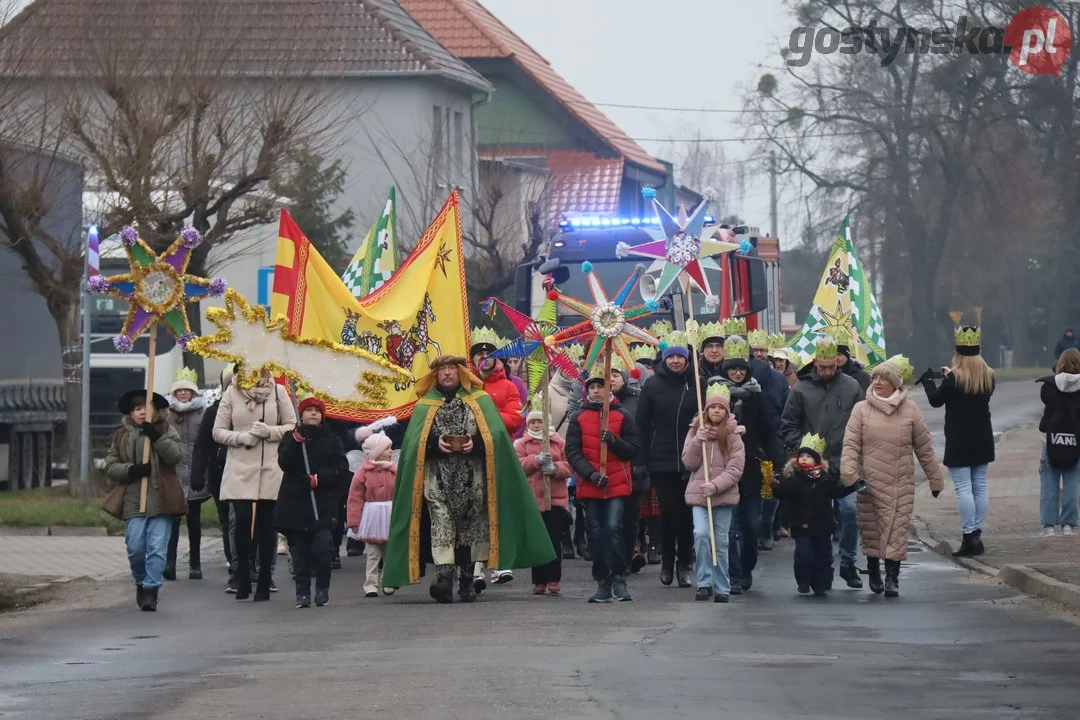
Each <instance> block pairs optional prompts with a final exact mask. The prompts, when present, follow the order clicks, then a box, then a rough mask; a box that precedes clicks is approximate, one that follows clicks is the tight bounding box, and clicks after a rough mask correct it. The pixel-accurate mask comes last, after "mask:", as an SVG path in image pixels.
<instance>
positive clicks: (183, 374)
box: [173, 367, 199, 385]
mask: <svg viewBox="0 0 1080 720" xmlns="http://www.w3.org/2000/svg"><path fill="white" fill-rule="evenodd" d="M173 379H174V380H187V381H188V382H190V383H195V384H196V385H198V384H199V373H197V372H195V369H194V368H189V367H182V368H180V369H179V370H177V371H176V376H175V377H174V378H173Z"/></svg>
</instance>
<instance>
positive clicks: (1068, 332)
mask: <svg viewBox="0 0 1080 720" xmlns="http://www.w3.org/2000/svg"><path fill="white" fill-rule="evenodd" d="M1069 348H1080V342H1077V340H1076V333H1074V332H1073V329H1072V328H1065V334H1064V335H1062V336H1061V339H1060V340H1058V344H1057V345H1055V346H1054V362H1057V360H1058V358H1060V357H1061V353H1063V352H1065V351H1066V350H1068V349H1069Z"/></svg>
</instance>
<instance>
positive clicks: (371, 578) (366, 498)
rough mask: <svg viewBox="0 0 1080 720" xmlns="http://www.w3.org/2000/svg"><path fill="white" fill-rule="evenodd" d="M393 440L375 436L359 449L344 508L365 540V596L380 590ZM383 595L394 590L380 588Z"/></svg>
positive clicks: (391, 487)
mask: <svg viewBox="0 0 1080 720" xmlns="http://www.w3.org/2000/svg"><path fill="white" fill-rule="evenodd" d="M391 447H392V441H391V440H390V438H388V437H387V436H386V435H385V434H384V433H381V432H380V433H375V434H374V435H371V436H370V437H368V438H367V439H366V440H364V444H363V446H362V449H363V451H364V453H365V454H366V455H367V458H366V459H365V460H364V464H363V465H361V466H360V467H359V468H357V470H356V474H355V475H353V479H352V485H351V486H350V487H349V501H348V505H347V506H346V517H347V522H348V526H349V527H350V528H351V529H352V530H353V531H354V532H355V533H356V534H358V535H359V536H360V538H361V539H362V540H363V541H364V553H365V554H366V555H367V576H366V577H365V578H364V596H365V597H369V598H373V597H379V588H380V587H382V570H381V569H380V568H379V563H380V562H382V559H383V554H384V553H385V552H386V541H387V539H388V538H389V536H390V507H391V505H390V504H391V502H392V501H393V499H394V480H395V479H396V477H397V465H395V464H394V462H393V461H392V460H391V457H392V453H393V451H392V449H391ZM382 591H383V593H384V594H386V595H392V594H393V593H394V589H393V588H382Z"/></svg>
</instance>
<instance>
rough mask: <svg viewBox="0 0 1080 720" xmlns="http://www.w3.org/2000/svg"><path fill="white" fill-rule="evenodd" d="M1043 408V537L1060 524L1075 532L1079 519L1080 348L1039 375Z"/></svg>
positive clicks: (1040, 429)
mask: <svg viewBox="0 0 1080 720" xmlns="http://www.w3.org/2000/svg"><path fill="white" fill-rule="evenodd" d="M1039 382H1041V383H1042V390H1041V391H1040V393H1039V395H1040V397H1041V399H1042V402H1043V405H1044V409H1043V415H1042V419H1041V420H1039V431H1040V432H1043V433H1046V442H1045V443H1043V447H1042V459H1041V460H1040V462H1039V478H1040V481H1041V490H1040V493H1039V495H1040V498H1039V506H1040V510H1039V519H1040V520H1041V521H1042V525H1043V530H1042V536H1043V537H1052V536H1053V535H1054V526H1056V525H1060V526H1061V532H1062V534H1064V535H1072V534H1073V529H1074V528H1075V527H1076V524H1077V522H1078V520H1080V518H1078V513H1080V508H1078V507H1077V502H1078V498H1080V468H1078V467H1077V462H1078V461H1080V446H1078V445H1077V443H1078V438H1080V350H1077V349H1076V348H1069V349H1067V350H1065V352H1063V353H1062V354H1061V357H1060V358H1059V359H1058V362H1057V367H1056V368H1055V374H1054V375H1051V376H1049V377H1044V378H1040V379H1039Z"/></svg>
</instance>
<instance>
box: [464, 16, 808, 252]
mask: <svg viewBox="0 0 1080 720" xmlns="http://www.w3.org/2000/svg"><path fill="white" fill-rule="evenodd" d="M480 2H482V3H483V4H484V5H485V6H486V7H487V8H488V9H489V10H490V11H491V12H492V13H493V14H495V15H496V16H497V17H498V18H499V19H500V20H502V22H504V23H505V24H506V25H507V26H509V27H510V29H511V30H513V31H514V32H515V33H517V34H518V35H519V36H521V37H522V38H523V39H524V40H525V41H526V42H527V43H529V44H530V45H531V46H532V47H533V48H535V49H536V50H537V51H538V52H539V53H540V54H541V55H543V56H544V57H545V58H546V59H547V61H548V62H550V63H551V65H552V66H553V67H554V68H555V70H556V71H558V72H559V74H561V75H562V76H563V77H564V78H566V79H567V80H568V81H569V82H570V84H572V85H573V86H574V87H576V88H577V89H578V90H579V91H580V92H581V93H582V94H583V95H585V97H587V98H588V99H589V100H590V101H592V102H594V103H597V104H601V103H610V104H615V105H647V106H654V107H657V106H658V107H681V108H688V110H686V111H683V112H670V111H657V110H644V109H631V108H617V107H606V106H604V105H600V110H601V111H603V112H604V113H605V114H606V115H607V116H608V117H610V118H611V119H612V120H614V121H615V123H616V124H618V125H619V127H621V128H622V129H623V130H624V131H625V132H626V133H627V134H629V135H630V137H632V138H634V139H636V140H639V142H640V143H641V145H642V146H644V147H645V149H646V150H648V151H649V152H651V153H653V154H654V155H656V156H658V157H662V158H664V159H666V160H674V157H673V149H672V146H671V144H670V143H669V142H663V140H664V139H666V138H692V137H695V136H696V135H697V131H698V130H700V131H701V135H702V136H703V137H707V138H741V137H743V135H744V131H743V128H742V127H741V126H740V125H739V115H738V114H737V113H704V112H692V111H691V110H690V109H691V108H708V109H714V110H739V109H741V107H742V97H743V93H744V92H745V90H747V89H749V88H752V87H754V86H755V85H756V84H757V80H758V78H759V77H760V76H761V74H762V72H763V71H764V70H763V69H762V67H761V66H762V65H763V64H769V65H775V64H776V62H777V61H778V59H779V53H780V47H782V46H784V45H786V44H787V37H788V35H789V34H790V32H791V28H792V27H793V20H792V18H791V15H790V14H789V12H788V10H787V9H786V8H785V7H784V4H783V2H782V1H781V0H662V1H654V0H544V2H525V1H524V0H480ZM749 150H750V148H749V147H744V143H742V142H726V143H724V152H725V154H726V158H727V160H728V161H729V162H730V161H732V160H738V159H739V158H740V157H743V156H744V155H747V154H749ZM754 168H755V170H757V171H758V174H757V175H756V176H753V177H751V179H750V181H749V183H748V186H747V188H746V199H745V203H744V204H743V206H742V207H737V208H730V209H728V208H717V211H718V214H724V215H726V214H729V213H736V214H739V215H740V216H742V217H743V219H745V220H746V221H747V222H748V223H750V224H752V225H758V226H759V227H761V228H762V229H763V230H766V229H768V226H769V186H768V181H767V178H766V177H765V176H762V175H760V166H759V165H754ZM676 179H678V178H676ZM783 215H784V213H783V211H782V209H781V213H780V223H781V227H780V230H781V232H783V230H784V227H783V222H784V218H783Z"/></svg>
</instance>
